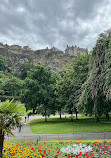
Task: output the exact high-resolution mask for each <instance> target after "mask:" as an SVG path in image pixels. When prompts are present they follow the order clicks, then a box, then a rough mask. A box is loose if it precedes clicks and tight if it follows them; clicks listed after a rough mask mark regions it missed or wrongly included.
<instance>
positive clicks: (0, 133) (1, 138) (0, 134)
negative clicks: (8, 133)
mask: <svg viewBox="0 0 111 158" xmlns="http://www.w3.org/2000/svg"><path fill="white" fill-rule="evenodd" d="M3 142H4V132H3V131H2V129H0V158H3V153H2V150H3Z"/></svg>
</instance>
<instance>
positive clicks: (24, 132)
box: [5, 115, 111, 141]
mask: <svg viewBox="0 0 111 158" xmlns="http://www.w3.org/2000/svg"><path fill="white" fill-rule="evenodd" d="M69 116H70V115H66V117H69ZM51 117H59V115H56V116H51ZM62 117H64V115H63V116H62ZM38 118H43V117H42V116H30V118H29V120H28V119H27V120H26V123H25V117H22V122H23V123H25V124H23V127H22V129H21V132H19V129H18V128H16V129H14V130H12V132H13V134H14V136H15V137H8V136H6V137H5V139H6V140H35V141H40V140H43V141H45V140H86V139H111V131H110V132H96V133H94V132H92V133H77V134H34V133H32V132H31V129H30V121H32V120H34V119H38Z"/></svg>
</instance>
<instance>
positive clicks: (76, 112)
mask: <svg viewBox="0 0 111 158" xmlns="http://www.w3.org/2000/svg"><path fill="white" fill-rule="evenodd" d="M75 111H76V120H77V109H76V110H75Z"/></svg>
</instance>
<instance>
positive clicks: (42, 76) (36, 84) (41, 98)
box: [21, 66, 55, 121]
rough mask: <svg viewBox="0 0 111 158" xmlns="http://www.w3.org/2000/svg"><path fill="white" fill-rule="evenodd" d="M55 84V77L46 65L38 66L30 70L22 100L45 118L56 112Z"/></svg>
mask: <svg viewBox="0 0 111 158" xmlns="http://www.w3.org/2000/svg"><path fill="white" fill-rule="evenodd" d="M54 84H55V78H54V77H53V76H52V74H51V72H50V71H49V70H48V69H46V68H45V67H44V66H36V67H35V68H33V69H32V70H31V71H29V72H28V77H27V78H26V79H25V82H24V88H23V90H22V93H21V101H22V102H24V103H25V104H26V109H27V110H29V109H32V110H33V113H41V114H42V115H43V116H45V118H46V117H47V116H49V115H50V114H51V113H54V109H55V107H54V102H55V97H54V91H55V88H54ZM45 120H46V121H47V119H45Z"/></svg>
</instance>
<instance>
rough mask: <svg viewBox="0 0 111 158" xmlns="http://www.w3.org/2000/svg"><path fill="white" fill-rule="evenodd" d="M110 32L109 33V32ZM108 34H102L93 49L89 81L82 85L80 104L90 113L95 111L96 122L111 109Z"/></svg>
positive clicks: (110, 56)
mask: <svg viewBox="0 0 111 158" xmlns="http://www.w3.org/2000/svg"><path fill="white" fill-rule="evenodd" d="M108 34H109V33H108ZM108 34H106V33H104V34H100V36H99V38H98V40H97V43H96V46H95V47H94V48H93V51H92V59H91V60H90V68H89V70H90V71H89V74H88V78H87V81H86V82H85V83H84V84H83V85H82V95H81V99H80V105H81V107H82V108H83V111H86V112H87V113H89V114H90V115H91V114H92V113H93V112H94V113H95V120H96V122H98V121H99V117H100V116H101V115H102V114H103V113H104V112H106V113H108V111H109V101H108V100H107V99H106V96H107V92H108V89H109V88H108V87H109V85H110V66H111V64H110V58H111V55H110V47H111V46H110V45H111V44H110V43H111V42H110V41H111V39H110V38H109V36H108Z"/></svg>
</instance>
